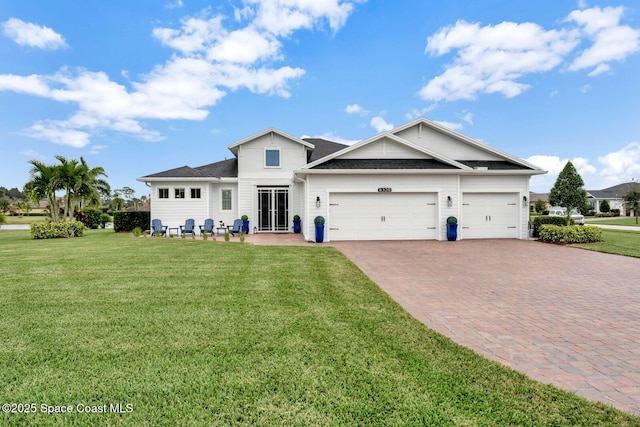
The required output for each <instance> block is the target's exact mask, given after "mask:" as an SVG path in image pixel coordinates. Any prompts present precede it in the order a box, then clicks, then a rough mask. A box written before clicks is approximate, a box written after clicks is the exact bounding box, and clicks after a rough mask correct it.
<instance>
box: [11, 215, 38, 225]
mask: <svg viewBox="0 0 640 427" xmlns="http://www.w3.org/2000/svg"><path fill="white" fill-rule="evenodd" d="M4 218H5V220H6V221H7V222H6V223H5V224H33V223H34V222H45V221H46V220H47V217H46V216H44V215H38V216H36V215H34V216H18V215H5V217H4Z"/></svg>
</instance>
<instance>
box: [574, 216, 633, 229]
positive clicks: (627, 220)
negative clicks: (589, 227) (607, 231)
mask: <svg viewBox="0 0 640 427" xmlns="http://www.w3.org/2000/svg"><path fill="white" fill-rule="evenodd" d="M585 222H586V223H587V224H604V225H626V226H630V227H640V224H636V219H635V217H615V218H611V219H590V218H587V219H585Z"/></svg>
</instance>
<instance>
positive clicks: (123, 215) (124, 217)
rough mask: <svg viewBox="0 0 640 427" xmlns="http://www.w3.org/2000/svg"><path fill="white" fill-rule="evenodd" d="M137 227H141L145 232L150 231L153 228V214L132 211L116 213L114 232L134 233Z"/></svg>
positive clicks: (114, 215) (114, 216)
mask: <svg viewBox="0 0 640 427" xmlns="http://www.w3.org/2000/svg"><path fill="white" fill-rule="evenodd" d="M136 227H140V228H141V229H143V230H149V228H150V227H151V212H149V211H131V212H116V213H114V214H113V230H114V231H115V232H116V233H118V232H121V231H126V232H129V231H133V229H134V228H136Z"/></svg>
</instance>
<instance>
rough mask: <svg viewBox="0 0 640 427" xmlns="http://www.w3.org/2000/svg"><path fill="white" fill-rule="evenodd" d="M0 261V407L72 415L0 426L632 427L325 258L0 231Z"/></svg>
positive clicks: (627, 418) (296, 250)
mask: <svg viewBox="0 0 640 427" xmlns="http://www.w3.org/2000/svg"><path fill="white" fill-rule="evenodd" d="M0 259H1V262H0V288H1V289H2V293H0V331H2V341H1V344H0V366H1V367H2V368H1V369H0V384H1V386H0V402H2V403H12V402H13V403H22V404H31V403H33V404H35V405H36V410H37V411H40V410H41V409H43V408H42V407H41V405H50V406H52V407H53V406H54V405H70V406H71V407H72V413H66V414H52V415H46V414H43V413H40V412H38V413H35V414H34V413H28V414H17V413H2V414H0V425H27V424H29V425H52V426H53V425H56V426H57V425H128V426H144V425H153V426H155V425H167V426H175V425H276V426H281V425H287V426H289V425H300V426H308V425H318V426H320V425H321V426H326V425H371V426H381V425H393V426H397V425H429V426H431V425H433V426H435V425H437V426H449V425H450V426H497V425H526V426H552V425H553V426H565V425H566V426H574V425H585V426H586V425H589V426H593V425H611V426H621V425H634V426H639V425H640V418H637V417H633V416H631V415H630V414H627V413H624V412H621V411H618V410H615V409H612V408H610V407H607V406H605V405H602V404H599V403H592V402H589V401H587V400H585V399H582V398H580V397H577V396H575V395H573V394H570V393H567V392H563V391H561V390H559V389H556V388H554V387H552V386H550V385H543V384H540V383H537V382H535V381H532V380H530V379H528V378H527V377H525V376H524V375H522V374H519V373H517V372H515V371H513V370H510V369H507V368H505V367H503V366H502V365H499V364H498V363H494V362H491V361H488V360H487V359H484V358H483V357H480V356H478V355H477V354H475V353H473V352H471V351H470V350H467V349H465V348H463V347H461V346H459V345H457V344H455V343H453V342H452V341H451V340H449V339H447V338H445V337H443V336H442V335H439V334H437V333H435V332H433V331H431V330H429V329H427V328H426V327H424V325H422V324H421V323H420V322H418V321H417V320H415V319H414V318H412V317H411V316H410V315H408V314H407V313H406V312H405V311H404V310H403V309H402V308H401V307H400V306H399V305H398V304H396V303H395V302H394V301H392V300H391V299H390V298H389V297H388V295H387V294H386V293H384V292H383V291H381V290H380V289H379V288H378V287H377V286H376V285H375V284H374V283H372V282H371V281H370V280H369V279H368V278H367V277H366V276H364V275H363V273H362V272H361V271H360V270H359V269H358V268H357V267H355V266H354V265H353V264H352V263H351V262H349V261H348V260H347V259H346V258H345V257H344V256H343V255H342V254H341V253H339V252H338V251H337V250H335V249H333V248H331V247H327V246H324V247H323V246H320V245H318V246H311V245H310V246H305V247H261V246H253V245H250V244H240V243H225V242H222V241H217V242H212V241H202V240H191V239H184V240H183V239H160V238H149V237H144V238H134V237H132V236H130V235H124V234H121V235H117V234H115V233H113V232H111V231H108V230H96V231H88V232H87V233H86V235H85V237H83V238H77V239H64V240H39V241H33V240H30V239H29V235H28V232H25V231H22V232H20V231H0ZM118 403H121V404H122V405H123V406H122V408H123V410H125V411H126V410H127V409H131V412H125V413H106V414H104V413H96V414H92V413H78V408H80V409H82V408H84V407H78V406H77V405H79V404H80V405H94V406H95V409H96V410H101V409H103V408H104V406H102V405H107V406H106V409H107V410H108V409H109V405H115V404H118ZM125 405H130V406H128V407H127V406H125ZM44 409H47V408H46V406H45V408H44Z"/></svg>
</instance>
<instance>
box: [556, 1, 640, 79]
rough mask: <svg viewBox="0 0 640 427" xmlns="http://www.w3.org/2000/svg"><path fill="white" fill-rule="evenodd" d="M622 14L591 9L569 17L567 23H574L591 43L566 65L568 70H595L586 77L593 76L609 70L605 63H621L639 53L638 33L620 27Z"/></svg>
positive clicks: (610, 10) (606, 9) (617, 8)
mask: <svg viewBox="0 0 640 427" xmlns="http://www.w3.org/2000/svg"><path fill="white" fill-rule="evenodd" d="M623 14H624V8H622V7H615V8H614V7H606V8H604V9H600V8H599V7H594V8H591V9H585V10H574V11H573V12H571V13H570V14H569V17H568V18H567V21H573V22H575V23H577V24H578V25H579V26H580V27H581V31H582V32H583V33H584V35H585V37H587V38H589V39H591V40H592V41H593V45H592V46H591V47H589V48H588V49H585V50H584V51H583V52H582V53H581V54H580V55H579V56H578V57H577V58H576V59H575V60H574V61H573V62H572V63H571V65H569V70H570V71H577V70H582V69H584V68H591V67H596V70H594V71H593V72H591V73H590V74H589V75H590V76H595V75H598V74H600V73H602V72H604V71H608V70H609V68H608V67H609V65H608V64H607V63H608V62H610V61H622V60H624V59H625V58H626V57H627V56H629V55H631V54H633V53H635V52H638V51H639V50H640V30H636V29H633V28H631V27H629V26H627V25H620V19H621V18H622V15H623Z"/></svg>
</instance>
